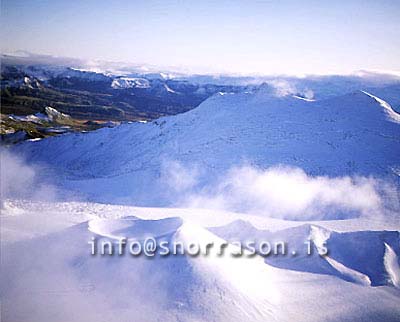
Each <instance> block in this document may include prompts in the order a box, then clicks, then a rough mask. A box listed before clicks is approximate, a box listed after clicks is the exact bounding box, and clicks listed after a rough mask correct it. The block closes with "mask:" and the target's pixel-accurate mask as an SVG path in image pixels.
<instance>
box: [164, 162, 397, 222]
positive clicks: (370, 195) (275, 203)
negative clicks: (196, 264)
mask: <svg viewBox="0 0 400 322" xmlns="http://www.w3.org/2000/svg"><path fill="white" fill-rule="evenodd" d="M177 169H183V174H182V176H181V175H180V174H179V171H176V170H177ZM188 173H189V171H188V170H187V169H186V168H184V167H183V166H182V165H179V166H176V164H175V167H174V176H176V177H179V178H180V177H182V178H185V182H188V181H190V182H191V184H190V187H189V186H188V188H187V189H181V186H180V185H178V187H174V185H173V181H169V182H168V186H169V187H173V190H174V191H175V192H179V193H176V194H175V195H174V194H173V193H171V194H170V197H172V196H173V197H172V198H171V199H170V202H171V203H172V204H173V205H175V206H181V207H194V208H198V207H200V208H210V209H221V210H229V211H238V212H246V213H253V214H259V215H264V216H270V217H276V218H285V219H293V220H310V219H342V218H350V217H359V216H375V217H376V216H379V215H382V213H383V212H385V211H386V208H385V207H386V206H385V199H387V197H388V194H389V192H388V191H389V189H387V184H384V183H383V182H381V181H380V180H377V179H374V178H367V177H360V176H358V177H350V176H343V177H335V178H331V177H327V176H310V175H308V174H307V173H306V172H305V171H303V170H302V169H300V168H293V167H286V166H278V167H271V168H268V169H265V170H262V169H258V168H254V167H251V166H241V167H233V168H231V169H230V170H229V171H227V172H226V173H225V174H224V175H222V176H220V177H219V178H218V179H217V180H216V181H215V182H213V183H212V184H206V185H201V184H200V181H201V176H200V175H199V173H198V172H196V174H195V176H194V177H193V178H192V179H191V180H188V176H189V174H188ZM203 175H205V174H203ZM196 183H198V185H196Z"/></svg>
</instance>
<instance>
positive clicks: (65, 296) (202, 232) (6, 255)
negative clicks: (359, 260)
mask: <svg viewBox="0 0 400 322" xmlns="http://www.w3.org/2000/svg"><path fill="white" fill-rule="evenodd" d="M118 207H120V206H107V205H102V204H83V203H64V204H59V203H49V204H46V203H38V202H37V203H32V202H22V201H18V202H14V201H8V202H6V205H5V211H3V212H2V217H1V219H2V226H1V228H2V236H4V235H3V232H4V229H6V230H7V228H9V229H10V228H12V227H14V228H15V233H16V235H17V236H19V239H18V240H14V241H12V240H11V239H8V238H9V236H10V235H8V237H6V238H4V239H2V275H1V285H2V286H1V296H2V311H3V312H2V316H3V317H4V319H5V320H7V321H19V322H22V321H41V322H45V321H54V320H68V321H82V320H85V321H103V320H104V321H131V320H132V319H133V320H140V321H160V320H163V321H205V320H207V321H266V320H268V321H271V320H275V321H292V320H293V319H296V320H297V321H323V320H324V321H326V320H331V321H354V320H365V319H368V320H385V321H396V320H398V319H399V317H400V310H399V308H398V296H399V294H398V291H397V290H396V289H395V288H392V287H390V286H380V287H372V286H368V285H358V284H357V283H354V282H353V283H352V282H350V283H349V282H348V281H346V280H345V279H342V278H341V277H340V276H336V275H334V274H321V273H318V274H315V273H313V274H311V273H309V272H304V271H300V272H299V271H297V272H296V271H294V270H292V269H290V268H289V269H281V268H275V267H273V266H271V265H270V263H269V262H268V261H267V263H264V259H263V258H262V257H260V256H256V257H250V258H248V257H240V258H238V257H230V256H222V257H220V256H217V255H216V254H215V253H213V252H211V253H210V255H209V256H206V257H202V256H200V257H191V256H170V257H165V258H160V257H154V258H137V257H130V256H125V255H124V256H117V257H116V256H114V257H107V256H103V257H101V256H97V257H96V256H95V257H92V256H90V255H88V252H89V251H90V247H89V245H88V241H89V240H90V239H91V238H92V237H96V238H99V239H101V238H107V240H110V239H111V240H113V239H114V240H116V239H118V238H119V237H121V236H125V237H128V238H133V239H139V240H140V239H141V238H143V237H144V236H154V237H156V238H160V236H162V238H164V239H167V240H169V241H181V242H198V243H199V244H201V245H204V244H205V243H208V242H214V243H216V244H218V243H222V242H223V241H224V240H223V239H221V238H219V237H217V236H216V235H214V234H213V233H211V232H210V231H208V230H207V229H206V228H205V227H204V226H203V225H201V222H203V223H212V221H210V218H212V217H214V218H215V220H216V221H217V222H218V221H220V222H221V220H222V221H224V222H225V223H226V224H227V225H228V226H226V228H223V229H222V227H220V228H219V234H221V233H222V232H223V231H225V233H226V232H227V231H229V232H230V234H232V235H233V236H237V237H239V236H240V233H241V231H240V230H236V229H232V227H234V226H237V227H245V226H246V225H245V224H244V222H242V223H241V225H237V222H236V223H232V224H230V220H231V219H232V218H233V217H235V216H236V217H237V218H249V216H248V215H246V214H230V213H224V212H215V211H212V212H208V213H207V212H204V211H203V212H201V211H200V212H199V211H198V210H188V209H187V210H184V209H182V210H175V209H166V208H162V209H158V210H157V209H141V208H132V207H123V208H118ZM117 209H119V211H116V210H117ZM51 213H52V214H53V215H51ZM121 213H125V214H127V215H128V214H129V216H122V217H121ZM44 214H46V215H44ZM177 214H179V215H180V214H182V215H184V218H185V219H180V218H179V217H176V215H177ZM132 215H133V216H134V217H133V216H132ZM135 215H136V216H135ZM41 216H45V217H46V218H48V219H49V220H50V222H48V224H47V225H46V228H47V229H50V230H51V231H48V232H42V234H40V235H37V236H35V237H29V238H26V237H23V235H21V234H20V232H19V231H18V230H21V226H19V225H16V226H13V224H12V223H13V221H14V222H15V220H16V221H20V223H21V222H25V223H26V222H38V221H39V222H41V223H43V220H41V219H40V217H41ZM52 216H55V217H56V218H54V219H53V223H52V222H51V217H52ZM199 216H200V218H199ZM89 217H90V218H91V219H88V218H89ZM157 217H159V218H158V219H156V218H157ZM250 218H251V220H252V221H253V220H255V221H257V220H258V219H257V218H252V217H251V216H250ZM71 219H72V221H71ZM263 220H264V222H263V224H261V223H260V222H259V224H261V225H262V226H261V227H260V228H263V229H265V228H267V226H270V227H271V228H274V229H277V228H278V230H276V233H278V234H279V233H281V232H282V231H283V230H279V225H282V224H284V222H282V223H280V222H279V221H276V220H271V219H265V218H264V219H263ZM341 224H342V226H343V227H346V222H341ZM60 225H65V226H64V227H62V228H61V227H60ZM232 225H233V226H232ZM291 225H297V226H296V227H294V228H285V229H292V231H294V230H298V229H299V231H300V232H304V231H305V230H304V229H303V227H304V225H303V224H301V223H290V222H288V223H286V226H291ZM363 225H366V226H364V228H367V226H368V223H366V222H365V223H363V221H362V220H359V226H358V227H359V228H360V229H363ZM228 227H230V228H229V229H228ZM26 228H28V229H29V230H31V231H32V233H37V232H38V229H37V227H32V226H27V227H26ZM293 229H294V230H293ZM324 229H326V228H324ZM21 232H22V231H21ZM25 233H26V231H25ZM26 236H28V235H26ZM264 237H265V236H264ZM364 241H368V238H366V239H364ZM229 247H233V248H234V247H235V246H234V245H232V246H229ZM396 252H398V250H396ZM15 254H18V256H15ZM372 255H373V253H372ZM11 259H12V260H11ZM311 261H312V260H311ZM348 263H349V262H344V264H342V266H343V267H345V265H347V264H348ZM366 265H367V266H368V263H366ZM275 266H276V265H275ZM392 267H393V265H392ZM332 275H333V276H332ZM360 275H361V274H360ZM43 303H46V305H43ZM66 303H68V305H66Z"/></svg>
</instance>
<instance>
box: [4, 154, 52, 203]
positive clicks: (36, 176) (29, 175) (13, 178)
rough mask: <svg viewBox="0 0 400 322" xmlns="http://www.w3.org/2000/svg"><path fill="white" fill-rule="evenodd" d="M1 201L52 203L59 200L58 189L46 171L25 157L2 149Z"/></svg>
mask: <svg viewBox="0 0 400 322" xmlns="http://www.w3.org/2000/svg"><path fill="white" fill-rule="evenodd" d="M0 175H1V183H0V187H1V200H2V201H4V200H5V199H7V198H15V199H33V200H41V201H51V200H56V199H57V188H56V187H55V186H54V185H52V184H51V178H49V177H48V176H47V175H46V173H45V172H44V169H42V168H41V167H40V166H38V165H33V164H32V163H30V162H29V161H28V160H26V159H25V158H24V157H22V156H20V155H17V154H15V153H13V152H11V151H9V150H8V149H5V148H0Z"/></svg>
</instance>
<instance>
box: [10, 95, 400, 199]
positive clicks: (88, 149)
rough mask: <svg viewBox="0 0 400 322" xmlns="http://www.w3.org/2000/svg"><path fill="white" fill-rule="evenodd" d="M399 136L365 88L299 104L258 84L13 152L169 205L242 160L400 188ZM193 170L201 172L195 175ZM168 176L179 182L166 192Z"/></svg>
mask: <svg viewBox="0 0 400 322" xmlns="http://www.w3.org/2000/svg"><path fill="white" fill-rule="evenodd" d="M399 141H400V125H399V114H397V113H396V112H394V111H393V110H392V109H391V108H390V106H389V105H388V104H387V103H386V102H384V101H382V100H380V99H379V98H377V97H375V96H372V95H370V94H368V93H364V92H355V93H352V94H347V95H343V96H340V97H335V98H333V99H328V100H322V101H304V100H302V99H297V98H296V97H291V96H285V97H275V96H272V95H271V93H270V91H269V90H265V89H261V90H260V91H258V92H256V93H241V94H227V95H216V96H214V97H212V98H210V99H208V100H206V101H205V102H204V103H202V104H201V105H200V106H199V107H197V108H196V109H194V110H192V111H189V112H187V113H184V114H180V115H176V116H172V117H166V118H161V119H158V120H156V121H154V122H151V123H146V124H142V123H133V124H124V125H121V126H119V127H116V128H112V129H101V130H98V131H95V132H91V133H85V134H69V135H63V136H60V137H54V138H49V139H47V140H41V141H39V142H27V143H24V144H22V145H19V146H18V147H17V148H16V149H14V150H15V151H16V152H18V153H21V154H24V155H25V156H26V158H27V160H29V162H34V163H40V164H41V166H42V167H44V168H45V169H46V171H48V172H50V173H51V175H52V176H53V177H54V178H58V179H59V182H58V185H60V186H61V185H62V186H63V187H64V188H65V189H67V190H72V191H75V192H79V194H80V195H84V196H85V197H87V198H89V199H92V200H97V201H106V202H115V203H130V204H136V205H147V206H149V205H155V206H160V205H171V204H173V200H176V194H174V192H176V191H175V190H180V189H181V188H182V187H183V188H185V190H187V189H186V188H188V187H187V186H189V188H191V189H194V190H195V191H199V190H201V189H203V188H204V187H209V186H213V185H216V183H218V182H219V180H221V177H223V176H224V175H226V173H227V172H228V171H229V170H230V169H231V168H232V167H237V166H242V165H250V166H252V167H255V168H258V169H267V168H268V167H272V166H276V165H284V166H290V167H296V168H300V169H302V170H304V171H305V172H306V173H307V174H308V175H312V176H328V177H340V176H364V177H370V176H374V177H377V178H384V179H385V180H389V181H391V182H392V183H394V185H395V186H396V187H398V185H399V184H398V178H399V175H398V174H399V171H400V170H399V169H400V168H399V162H398V161H399V157H400V149H399ZM178 170H183V171H180V172H185V171H186V172H187V175H185V174H182V173H179V175H178V178H175V177H174V175H173V174H171V172H175V173H177V171H178ZM191 176H197V177H196V178H195V179H196V180H194V182H192V181H193V180H192V179H193V178H191ZM171 178H172V179H174V180H175V179H176V180H175V181H179V182H177V185H178V187H176V185H175V186H174V187H173V189H172V192H171V187H170V186H169V185H171V183H170V182H169V181H170V180H171ZM182 180H183V181H185V180H186V181H185V182H183V183H182V182H181V181H182ZM166 181H168V182H166ZM166 185H167V186H166ZM179 192H182V191H179ZM171 193H172V197H171Z"/></svg>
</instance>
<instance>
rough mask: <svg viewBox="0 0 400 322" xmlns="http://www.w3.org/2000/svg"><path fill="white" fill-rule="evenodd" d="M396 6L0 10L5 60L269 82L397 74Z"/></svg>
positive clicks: (385, 2) (101, 4)
mask: <svg viewBox="0 0 400 322" xmlns="http://www.w3.org/2000/svg"><path fill="white" fill-rule="evenodd" d="M399 17H400V1H398V0H380V1H372V0H353V1H351V0H349V1H325V0H320V1H301V0H297V1H296V0H269V1H268V0H264V1H263V0H259V1H251V0H247V1H246V0H242V1H235V0H231V1H169V0H164V1H151V0H149V1H122V0H121V1H102V0H97V1H92V0H86V1H75V0H69V1H61V0H53V1H35V0H2V1H1V39H2V41H1V43H2V51H3V52H10V51H15V50H27V51H31V52H34V53H42V54H52V55H58V56H65V57H77V58H84V59H101V60H109V61H124V62H134V63H143V64H152V65H157V66H178V67H185V68H187V69H189V70H191V71H194V72H204V71H211V72H231V73H262V74H275V73H285V74H302V73H317V74H325V73H347V72H351V71H354V70H360V69H374V70H392V71H400V59H399V57H400V18H399Z"/></svg>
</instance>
